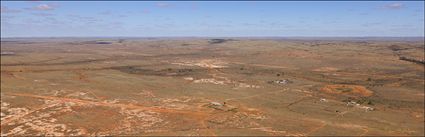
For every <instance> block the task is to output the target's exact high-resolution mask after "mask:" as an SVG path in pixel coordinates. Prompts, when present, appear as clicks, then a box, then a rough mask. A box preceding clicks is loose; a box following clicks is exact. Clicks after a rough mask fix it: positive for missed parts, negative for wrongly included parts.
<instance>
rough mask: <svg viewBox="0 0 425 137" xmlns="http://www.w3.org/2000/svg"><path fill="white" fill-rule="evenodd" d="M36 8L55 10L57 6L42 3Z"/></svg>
mask: <svg viewBox="0 0 425 137" xmlns="http://www.w3.org/2000/svg"><path fill="white" fill-rule="evenodd" d="M33 9H34V10H40V11H46V10H54V9H55V7H54V6H52V5H48V4H40V5H37V6H35V7H34V8H33Z"/></svg>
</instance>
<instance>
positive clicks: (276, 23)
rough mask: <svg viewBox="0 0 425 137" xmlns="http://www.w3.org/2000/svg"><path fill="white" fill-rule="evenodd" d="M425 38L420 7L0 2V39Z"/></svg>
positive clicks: (394, 3)
mask: <svg viewBox="0 0 425 137" xmlns="http://www.w3.org/2000/svg"><path fill="white" fill-rule="evenodd" d="M118 36H119V37H193V36H194V37H368V36H373V37H424V1H409V2H407V1H404V2H403V1H400V2H398V1H388V2H384V1H374V2H371V1H363V2H352V1H343V2H337V1H330V2H305V1H304V2H278V1H275V2H270V1H269V2H260V1H250V2H246V1H245V2H244V1H234V2H223V1H222V2H220V1H210V2H199V1H198V2H196V1H186V2H183V1H180V2H179V1H174V2H173V1H162V2H148V1H127V2H117V1H92V2H88V1H1V37H118Z"/></svg>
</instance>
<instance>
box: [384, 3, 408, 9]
mask: <svg viewBox="0 0 425 137" xmlns="http://www.w3.org/2000/svg"><path fill="white" fill-rule="evenodd" d="M384 8H386V9H402V8H404V4H403V3H390V4H387V5H384Z"/></svg>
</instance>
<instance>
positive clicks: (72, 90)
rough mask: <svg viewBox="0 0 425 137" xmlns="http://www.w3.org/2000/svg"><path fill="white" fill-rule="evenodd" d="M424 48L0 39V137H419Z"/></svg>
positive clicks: (360, 43) (399, 43) (404, 44)
mask: <svg viewBox="0 0 425 137" xmlns="http://www.w3.org/2000/svg"><path fill="white" fill-rule="evenodd" d="M424 124H425V121H424V41H423V40H419V41H418V40H361V39H360V40H359V39H356V40H350V39H340V40H320V39H319V40H317V39H316V40H314V39H277V38H276V39H253V38H234V39H230V38H229V39H212V38H211V39H209V38H174V39H173V38H170V39H168V38H125V39H124V38H123V39H119V38H116V39H115V38H114V39H113V38H87V39H85V38H52V39H48V38H43V39H42V38H40V39H37V38H34V39H2V41H1V136H21V135H31V136H32V135H48V136H51V135H54V136H63V135H67V136H68V135H91V136H94V135H179V136H189V135H205V136H222V135H227V136H229V135H254V136H260V135H261V136H271V135H279V136H282V135H291V136H307V135H308V136H315V135H321V136H323V135H336V136H338V135H339V136H340V135H353V136H359V135H363V136H369V135H370V136H371V135H380V136H383V135H394V136H424V134H425V131H424Z"/></svg>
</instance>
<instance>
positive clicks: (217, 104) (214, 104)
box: [210, 102, 223, 106]
mask: <svg viewBox="0 0 425 137" xmlns="http://www.w3.org/2000/svg"><path fill="white" fill-rule="evenodd" d="M210 105H213V106H223V105H222V104H221V103H218V102H210Z"/></svg>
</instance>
